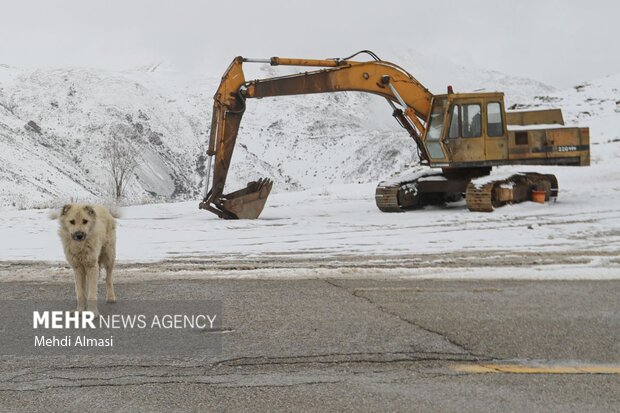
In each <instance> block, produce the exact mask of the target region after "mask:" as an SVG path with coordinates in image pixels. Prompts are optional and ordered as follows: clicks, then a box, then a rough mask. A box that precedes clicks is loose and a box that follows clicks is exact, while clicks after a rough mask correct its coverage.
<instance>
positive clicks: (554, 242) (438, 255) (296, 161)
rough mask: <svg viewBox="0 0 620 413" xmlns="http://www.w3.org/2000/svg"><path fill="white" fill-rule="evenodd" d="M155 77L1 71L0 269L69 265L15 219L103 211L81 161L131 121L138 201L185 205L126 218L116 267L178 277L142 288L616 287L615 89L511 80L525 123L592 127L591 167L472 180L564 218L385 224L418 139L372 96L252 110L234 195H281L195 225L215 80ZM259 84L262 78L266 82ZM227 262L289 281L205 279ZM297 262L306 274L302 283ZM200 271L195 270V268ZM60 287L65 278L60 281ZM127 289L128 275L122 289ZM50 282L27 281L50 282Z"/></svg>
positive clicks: (604, 84) (97, 165) (619, 133)
mask: <svg viewBox="0 0 620 413" xmlns="http://www.w3.org/2000/svg"><path fill="white" fill-rule="evenodd" d="M416 56H417V55H415V56H414V55H411V56H406V57H405V59H403V60H404V62H402V63H401V62H400V61H399V63H401V65H402V66H404V67H405V68H407V69H408V70H409V71H410V72H412V73H414V75H415V76H416V77H417V78H418V79H419V80H420V81H422V83H423V84H432V83H433V82H429V81H428V80H427V79H424V76H426V75H429V73H433V72H432V68H433V60H432V59H429V60H422V61H421V62H423V64H417V65H416V64H415V62H413V61H418V63H419V62H420V60H417V59H415V57H416ZM408 59H409V60H408ZM391 60H394V61H397V59H391ZM438 61H439V62H443V60H441V59H440V60H438ZM455 67H456V66H455ZM456 68H457V69H460V67H456ZM448 69H449V67H448ZM448 69H446V67H443V68H442V69H441V71H445V70H448ZM153 70H154V71H153ZM153 70H150V69H149V70H147V71H142V72H135V73H134V72H131V73H130V72H128V73H108V72H100V71H92V70H85V69H84V70H77V69H76V70H69V69H67V70H59V71H55V72H54V71H48V72H39V71H37V72H34V73H24V72H23V71H20V70H18V69H14V68H8V67H5V66H0V87H1V88H2V89H0V103H2V104H1V105H0V144H1V145H2V153H0V158H1V159H0V161H1V162H0V190H1V193H0V201H1V203H2V205H3V207H1V208H0V209H1V212H2V213H1V214H0V267H2V265H9V264H10V263H14V262H18V261H33V260H34V261H50V262H56V263H59V264H57V265H63V264H62V263H63V262H64V257H63V255H62V248H61V245H60V241H59V239H58V236H57V234H56V231H57V226H58V223H57V222H56V221H53V220H50V219H49V217H48V215H49V210H47V209H45V208H44V209H25V210H18V209H16V207H32V206H36V205H42V206H48V205H53V206H56V207H59V206H60V205H62V203H64V202H69V201H71V200H72V199H80V200H82V199H94V200H96V199H102V198H103V196H104V192H105V191H104V189H103V187H104V179H105V177H104V173H105V172H104V170H103V165H102V163H101V161H100V160H98V156H99V155H98V154H97V153H96V149H95V150H89V148H91V146H88V145H92V147H93V148H100V147H101V144H102V143H103V142H105V139H107V138H108V137H109V133H110V125H111V124H120V125H124V126H128V125H134V123H136V119H138V118H139V117H140V116H141V115H140V114H141V113H142V115H143V116H142V118H148V121H147V120H142V121H140V123H141V124H142V127H143V128H144V130H148V131H150V132H149V133H151V132H157V133H161V136H160V138H161V140H162V144H161V145H158V144H153V143H152V142H150V141H149V140H148V136H150V135H148V134H146V133H142V134H138V138H139V139H142V140H141V141H140V142H142V143H141V144H140V145H142V146H141V148H142V149H143V151H142V153H143V159H142V161H141V165H142V167H141V169H140V172H139V174H138V176H137V177H136V179H135V181H133V182H132V186H131V188H130V194H129V195H130V199H131V200H132V201H133V202H140V201H141V200H146V201H152V200H153V199H156V200H157V199H158V200H161V199H166V200H169V201H170V200H181V201H183V200H185V201H184V202H169V203H161V204H148V203H147V204H144V205H134V206H128V207H124V208H122V216H121V218H120V219H119V220H118V259H119V262H121V263H145V264H144V265H145V266H148V265H150V264H149V263H153V262H159V261H162V260H170V261H169V262H173V263H176V264H175V265H187V269H186V270H185V269H181V270H177V269H175V270H174V271H172V270H169V271H168V272H166V271H164V270H162V271H157V272H156V273H154V274H152V275H150V277H155V278H156V277H158V276H167V277H198V278H200V277H316V276H352V277H363V276H385V277H426V278H429V277H433V278H441V277H458V278H472V277H473V278H488V277H490V278H498V277H500V278H501V277H504V278H530V279H560V278H565V279H574V278H607V279H609V278H616V279H617V278H620V230H619V228H620V180H619V179H618V176H620V164H619V163H618V162H617V159H618V157H619V156H620V104H618V103H617V102H620V93H619V92H618V91H619V90H620V75H617V76H610V77H607V78H603V79H598V80H594V81H590V82H588V83H584V84H583V85H580V86H578V87H576V88H573V89H570V90H566V91H555V90H553V89H552V88H548V87H545V86H544V85H540V84H537V83H534V82H530V83H527V81H526V80H524V79H520V80H515V82H514V84H513V85H512V86H510V87H512V88H513V89H519V88H520V87H522V88H523V90H524V92H523V95H522V99H523V100H520V102H521V104H520V105H518V106H519V109H520V110H522V109H526V110H527V109H542V108H550V107H561V108H562V110H563V112H564V118H565V119H566V122H567V125H580V126H589V127H590V131H591V133H590V135H591V145H592V146H591V151H592V152H591V163H592V165H591V166H590V167H551V166H545V167H542V166H510V167H501V168H497V169H494V170H493V173H492V175H490V177H488V178H484V177H483V178H480V179H481V180H482V181H484V180H485V179H498V178H501V177H502V176H510V175H512V174H514V173H517V172H540V173H553V174H555V175H556V176H557V177H558V180H559V189H560V190H559V197H558V200H557V202H551V203H546V204H537V203H532V202H527V203H522V204H518V205H510V206H505V207H503V208H500V209H498V210H496V211H495V212H493V213H471V212H469V211H468V210H467V208H466V206H465V203H464V201H461V202H458V203H454V204H449V205H447V206H445V207H426V208H424V209H422V210H419V211H410V212H406V213H392V214H388V213H382V212H380V211H379V210H378V209H377V208H376V206H375V202H374V189H375V186H376V183H377V182H379V181H381V180H382V179H383V180H386V181H388V182H390V181H403V180H405V179H408V178H409V177H411V176H418V175H420V174H421V173H423V171H422V170H420V169H419V168H417V167H415V166H414V165H415V164H416V159H417V158H416V155H415V146H414V144H413V142H412V141H411V139H410V138H409V137H408V136H406V134H405V133H403V132H401V131H398V129H395V128H393V127H392V126H387V123H386V124H385V125H384V124H383V123H382V120H381V119H383V118H381V117H380V116H379V115H378V109H377V110H376V108H375V103H377V102H378V101H377V100H373V98H371V97H368V96H365V95H361V94H355V93H343V94H334V95H329V96H322V97H317V96H304V97H301V98H282V99H280V98H276V99H271V100H267V99H265V100H262V101H261V102H260V104H259V103H258V102H252V105H251V106H249V109H248V113H246V117H245V119H244V123H243V124H242V130H241V132H240V137H239V141H238V146H237V149H236V152H235V157H234V159H233V171H232V172H231V180H230V184H231V185H227V188H229V189H231V190H233V189H237V188H238V187H240V186H243V185H244V184H245V182H246V181H249V180H251V179H255V178H257V177H259V176H267V177H271V178H272V179H274V181H275V182H276V186H275V188H276V190H275V191H274V193H273V194H272V195H271V197H270V199H269V200H268V202H267V204H266V207H265V210H264V212H263V214H262V215H261V217H260V219H258V220H253V221H227V220H220V219H218V218H216V217H215V216H214V215H212V214H209V213H207V212H205V211H201V210H198V201H199V198H200V192H201V191H202V189H203V188H202V183H203V182H202V179H203V175H201V173H199V172H197V169H198V168H197V163H199V161H198V156H199V155H200V154H201V153H202V151H203V149H204V141H205V140H206V136H207V133H206V132H207V130H208V122H209V119H210V110H211V107H210V106H211V105H210V98H211V94H212V91H213V90H214V85H215V84H216V83H215V82H216V81H215V80H214V79H202V80H198V79H193V80H192V81H191V82H190V81H188V80H187V79H184V80H180V79H179V78H178V77H177V75H176V74H174V73H169V72H165V71H163V72H162V71H160V69H158V68H155V67H154V69H153ZM260 70H263V71H265V72H264V73H263V75H265V73H267V71H270V70H273V68H271V67H266V68H262V69H260ZM456 71H457V70H456V69H455V73H456ZM269 73H270V72H269ZM459 73H462V74H460V75H458V78H459V79H463V82H462V83H463V84H465V83H468V82H469V84H474V83H475V81H476V79H479V77H480V76H481V75H480V74H479V73H478V72H477V71H476V70H472V69H467V70H461V72H459ZM477 73H478V74H477ZM483 75H484V76H487V78H486V79H487V81H488V83H487V84H486V86H487V87H488V89H489V90H492V89H495V86H497V89H500V90H501V86H502V85H503V84H508V83H510V80H511V78H509V77H505V76H503V75H501V74H497V73H490V74H488V73H487V74H483ZM476 76H478V78H476ZM64 79H69V83H71V84H74V85H75V86H74V87H75V90H76V94H75V96H77V97H76V98H75V99H73V98H72V97H71V96H67V91H68V90H69V89H68V86H63V85H64V82H65V80H64ZM489 79H490V80H489ZM494 82H495V83H494ZM494 85H495V86H494ZM483 86H484V85H483ZM430 88H431V90H432V91H433V92H441V90H434V89H433V86H430ZM461 91H465V90H461ZM56 96H59V97H58V98H57V99H56ZM80 96H81V97H80ZM508 96H509V93H508V92H507V98H508ZM528 96H529V97H528ZM52 100H58V108H54V107H53V106H51V105H50V101H52ZM511 102H515V101H514V100H512V101H511ZM336 106H337V108H338V110H334V107H336ZM378 107H379V106H377V108H378ZM56 111H59V112H56ZM387 112H388V117H389V110H388V111H387ZM128 114H129V115H131V117H132V119H133V120H132V122H129V121H128V120H126V116H127V115H128ZM31 119H32V120H35V121H36V122H37V123H39V124H41V125H42V126H43V130H44V132H43V134H42V135H38V134H36V133H34V132H29V131H26V130H25V129H24V128H23V125H24V124H25V123H26V122H27V121H28V120H31ZM123 119H125V120H123ZM373 125H374V126H373ZM134 126H135V125H134ZM554 127H557V125H554ZM147 142H150V143H147ZM76 155H79V156H78V158H77V160H75V159H74V158H75V156H76ZM86 169H88V171H86ZM390 176H391V178H390ZM425 179H435V177H429V178H425ZM478 181H479V180H477V182H478ZM149 191H151V192H153V193H155V194H156V197H155V198H154V197H153V196H152V195H149V194H150V192H149ZM171 191H173V192H174V191H176V195H174V196H172V194H171ZM351 257H353V258H351ZM227 259H229V260H231V261H234V262H236V263H246V264H248V265H249V266H252V265H254V263H255V262H258V261H259V260H263V261H264V260H266V261H268V262H271V261H272V260H273V262H274V263H275V262H280V263H282V265H280V266H272V267H265V268H258V269H251V270H236V269H233V270H230V269H229V270H226V271H222V270H218V269H217V268H216V269H211V268H210V263H212V262H217V261H218V260H219V261H221V260H227ZM295 260H306V261H304V262H307V264H304V266H303V267H300V268H295V262H296V261H295ZM345 260H350V261H353V262H357V264H356V266H355V268H349V269H342V268H339V267H338V265H339V263H342V262H344V261H345ZM165 262H168V261H165ZM196 262H198V263H204V264H200V265H199V266H198V267H196V266H195V265H194V264H193V263H196ZM2 263H4V264H2ZM327 263H331V264H329V265H331V267H329V268H328V266H326V265H327ZM377 263H381V265H380V266H379V267H378V266H377V265H378V264H377ZM55 265H56V264H55ZM347 265H349V264H347ZM182 268H185V267H182ZM62 273H63V274H64V276H67V271H66V270H65V269H62ZM127 273H129V274H127ZM131 273H132V272H131V271H126V272H125V275H126V276H127V277H128V279H131V277H132V275H131ZM46 274H47V273H46V272H38V273H37V274H35V275H32V277H34V278H36V277H38V279H45V277H46V276H47V275H46ZM136 277H137V276H136ZM145 277H147V278H148V276H147V275H144V274H141V275H140V279H145ZM9 278H10V277H9ZM7 279H8V278H7Z"/></svg>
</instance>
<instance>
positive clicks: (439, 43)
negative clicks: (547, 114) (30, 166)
mask: <svg viewBox="0 0 620 413" xmlns="http://www.w3.org/2000/svg"><path fill="white" fill-rule="evenodd" d="M0 4H1V8H0V63H5V64H9V65H13V66H19V67H28V68H32V67H45V68H50V67H61V66H88V67H99V68H104V69H114V70H115V69H128V68H132V67H136V66H139V65H144V64H151V63H154V62H158V61H166V62H169V63H171V64H173V65H175V66H176V67H178V68H180V69H183V70H205V69H206V70H210V71H213V72H214V73H221V72H223V70H224V69H225V68H226V66H227V65H228V63H229V61H230V60H231V59H232V57H234V56H236V55H244V56H252V57H263V56H264V57H268V56H290V57H318V58H321V57H336V56H344V55H347V54H350V53H351V52H353V51H357V50H360V49H366V48H368V49H371V50H374V51H375V52H377V53H378V54H379V55H382V54H383V55H385V54H386V53H387V54H388V56H394V55H393V53H395V52H397V51H398V50H404V49H415V50H419V51H421V52H424V53H429V52H430V53H435V54H438V55H441V56H446V57H448V58H450V59H452V60H453V61H456V62H461V63H462V64H465V65H474V66H478V67H485V68H489V69H494V70H499V71H502V72H506V73H510V74H516V75H520V76H526V77H531V78H534V79H537V80H541V81H543V82H546V83H549V84H551V85H554V86H558V87H568V86H572V85H575V84H577V83H579V82H581V81H584V80H589V79H593V78H597V77H601V76H605V75H608V74H614V73H620V46H619V45H618V39H619V38H620V34H619V33H618V32H619V28H618V19H619V18H620V2H615V1H611V0H610V1H605V0H588V1H583V0H582V1H572V0H566V1H559V0H557V1H556V0H548V1H545V0H539V1H534V0H515V1H498V0H495V1H493V0H459V1H435V0H427V1H418V0H409V1H407V0H402V1H385V0H384V1H369V0H359V1H339V0H306V1H294V0H290V1H278V0H254V1H251V0H248V1H246V0H244V1H232V0H220V1H208V0H202V1H199V0H176V1H164V0H107V1H106V0H99V1H88V0H39V1H37V0H1V2H0ZM382 52H383V53H382ZM395 63H398V62H397V61H395ZM407 69H408V70H409V71H410V72H412V73H413V74H414V76H415V68H413V67H407Z"/></svg>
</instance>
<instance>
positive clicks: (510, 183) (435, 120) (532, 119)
mask: <svg viewBox="0 0 620 413" xmlns="http://www.w3.org/2000/svg"><path fill="white" fill-rule="evenodd" d="M362 53H365V54H368V55H369V56H370V57H371V58H372V60H369V61H356V60H351V59H353V58H355V57H356V56H358V55H360V54H362ZM244 63H264V64H270V65H272V66H279V65H286V66H299V67H318V68H321V69H318V70H313V71H309V72H301V73H297V74H293V75H288V76H280V77H272V78H265V79H257V80H252V81H246V80H245V76H244V73H243V64H244ZM343 91H358V92H366V93H372V94H375V95H379V96H382V97H384V98H385V99H386V100H387V102H388V103H389V105H390V107H391V109H392V113H393V116H394V118H396V120H397V122H398V123H399V124H400V126H402V127H403V128H404V129H405V130H406V131H407V132H408V133H409V135H411V137H412V138H413V140H414V142H415V144H416V145H417V148H418V152H419V157H420V164H421V165H423V166H425V168H424V169H423V170H421V171H419V172H417V173H415V174H412V175H409V176H401V177H399V178H396V179H391V180H388V181H384V182H381V183H379V185H378V186H377V189H376V193H375V200H376V203H377V206H378V208H379V209H380V210H381V211H384V212H398V211H404V210H408V209H415V208H419V207H422V206H424V205H429V204H441V203H444V202H450V201H456V200H458V199H461V198H462V197H463V196H465V200H466V203H467V207H468V208H469V209H470V210H471V211H485V212H490V211H493V209H494V208H497V207H499V206H501V205H504V204H506V203H518V202H523V201H527V200H530V199H531V198H532V194H533V193H536V194H537V195H538V197H539V198H540V194H541V193H542V196H544V200H549V199H550V198H554V197H557V195H558V181H557V179H556V177H555V176H554V175H550V174H539V173H532V172H528V173H517V174H513V175H511V176H506V177H494V179H492V178H491V176H489V174H490V172H491V168H492V167H494V166H499V165H517V164H518V165H571V166H587V165H589V164H590V136H589V129H588V128H578V127H566V126H564V121H563V117H562V112H561V111H560V110H559V109H550V110H536V111H520V112H515V111H513V112H506V110H505V107H504V94H503V93H501V92H493V93H486V92H484V93H454V92H453V90H452V87H451V86H448V91H447V93H446V94H443V95H433V94H432V93H431V92H429V91H428V90H427V89H426V88H425V87H424V86H423V85H422V84H420V82H418V81H417V80H416V79H415V78H414V77H413V76H412V75H410V74H409V73H407V71H405V70H404V69H403V68H401V67H399V66H397V65H395V64H393V63H389V62H386V61H382V60H381V59H379V58H378V57H377V55H376V54H374V53H373V52H370V51H367V50H364V51H361V52H358V53H356V54H354V55H351V56H349V57H346V58H342V59H340V58H337V59H325V60H313V59H290V58H280V57H272V58H269V59H248V58H243V57H237V58H235V59H234V60H233V62H232V63H231V64H230V66H229V67H228V69H227V70H226V72H225V73H224V75H223V77H222V81H221V83H220V85H219V87H218V89H217V92H216V93H215V96H214V104H213V118H212V121H211V132H210V139H209V147H208V150H207V155H208V160H207V177H206V182H207V184H206V189H205V196H204V199H203V201H202V202H201V203H200V208H201V209H206V210H208V211H211V212H213V213H215V214H216V215H218V216H219V217H221V218H226V219H255V218H258V216H259V215H260V213H261V212H262V210H263V207H264V206H265V202H266V200H267V197H268V196H269V193H270V191H271V188H272V185H273V183H272V181H271V180H270V179H259V180H257V181H253V182H250V183H248V184H247V186H246V188H244V189H241V190H238V191H235V192H231V193H228V194H224V184H225V183H226V177H227V175H228V169H229V167H230V161H231V157H232V154H233V150H234V147H235V142H236V140H237V133H238V131H239V125H240V122H241V118H242V116H243V113H244V111H245V107H246V102H247V100H248V99H252V98H264V97H270V96H285V95H301V94H309V93H328V92H343ZM214 157H215V162H213V158H214ZM211 170H213V181H212V183H211V179H210V178H211Z"/></svg>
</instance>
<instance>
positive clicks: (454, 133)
mask: <svg viewBox="0 0 620 413" xmlns="http://www.w3.org/2000/svg"><path fill="white" fill-rule="evenodd" d="M450 112H451V113H450V130H449V131H448V138H458V137H459V136H461V134H460V133H459V105H454V106H452V110H451V111H450Z"/></svg>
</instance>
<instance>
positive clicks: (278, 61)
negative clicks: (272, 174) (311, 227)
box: [200, 54, 433, 219]
mask: <svg viewBox="0 0 620 413" xmlns="http://www.w3.org/2000/svg"><path fill="white" fill-rule="evenodd" d="M371 55H372V56H373V57H374V54H371ZM243 63H269V64H271V65H273V66H277V65H289V66H300V67H321V68H322V69H319V70H315V71H311V72H303V73H297V74H293V75H289V76H282V77H274V78H267V79H258V80H253V81H250V82H247V81H246V80H245V76H244V73H243ZM343 91H359V92H366V93H372V94H375V95H379V96H382V97H384V98H385V99H387V101H388V102H389V103H390V105H391V106H392V109H393V110H394V116H395V118H396V119H397V120H398V122H399V123H400V124H401V126H402V127H403V128H404V129H406V130H407V131H408V132H409V134H410V135H411V136H412V137H413V139H414V140H415V141H416V144H417V145H418V148H419V149H420V152H421V153H420V155H421V158H422V159H426V160H428V154H427V153H426V150H425V147H424V145H423V144H422V141H421V139H422V136H423V135H424V132H425V130H426V123H427V122H428V118H429V114H430V110H431V105H432V99H433V95H432V94H431V93H430V92H429V91H428V90H427V89H426V88H425V87H424V86H422V84H420V83H419V82H418V81H417V80H416V79H415V78H414V77H413V76H411V75H410V74H409V73H407V72H406V71H405V70H404V69H402V68H400V67H399V66H397V65H394V64H392V63H389V62H384V61H381V60H378V59H377V60H373V61H368V62H358V61H352V60H348V59H344V60H340V59H332V60H313V59H290V58H279V57H272V58H270V59H246V58H243V57H237V58H235V59H234V60H233V62H232V63H231V64H230V66H229V67H228V69H227V70H226V72H225V73H224V76H222V81H221V83H220V86H219V87H218V90H217V92H216V94H215V96H214V104H213V117H212V121H211V133H210V138H209V147H208V150H207V155H208V165H207V170H208V175H207V185H206V190H205V196H204V199H203V201H202V202H201V203H200V208H201V209H206V210H208V211H211V212H213V213H215V214H217V215H218V216H219V217H221V218H227V219H236V218H242V219H253V218H258V216H259V215H260V213H261V211H262V209H263V207H264V205H265V202H266V200H267V197H268V196H269V193H270V191H271V188H272V182H271V181H270V180H268V179H259V180H258V181H253V182H250V183H248V185H247V187H246V188H244V189H242V190H239V191H235V192H232V193H229V194H225V195H224V185H225V183H226V178H227V176H228V170H229V167H230V161H231V158H232V154H233V151H234V147H235V142H236V140H237V134H238V131H239V125H240V123H241V119H242V117H243V113H244V111H245V105H246V100H247V99H251V98H263V97H271V96H286V95H299V94H310V93H328V92H343ZM395 103H397V104H399V105H400V106H401V107H403V109H404V110H401V109H397V107H396V105H395ZM213 158H214V163H213V166H212V165H211V163H212V162H213ZM211 166H212V167H213V181H212V184H211V182H209V181H210V172H211ZM209 184H211V185H210V186H209Z"/></svg>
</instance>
